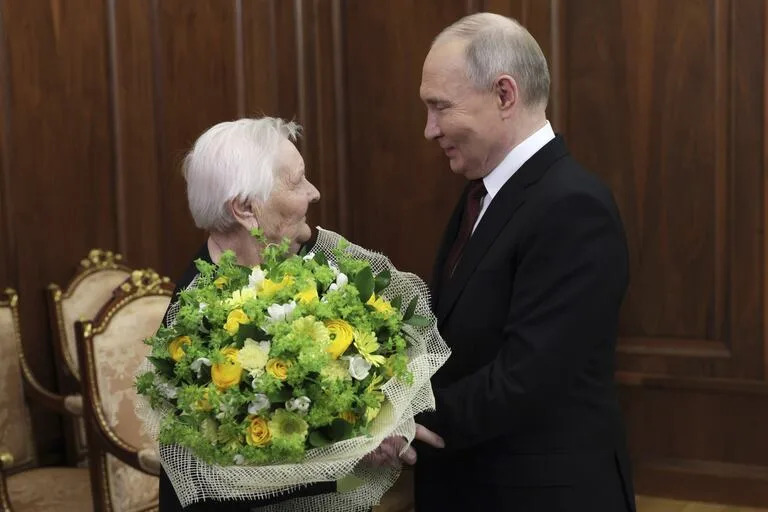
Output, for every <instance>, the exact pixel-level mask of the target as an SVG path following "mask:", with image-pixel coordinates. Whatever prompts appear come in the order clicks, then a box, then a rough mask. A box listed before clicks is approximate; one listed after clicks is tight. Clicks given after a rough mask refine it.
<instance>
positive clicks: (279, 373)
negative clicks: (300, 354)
mask: <svg viewBox="0 0 768 512" xmlns="http://www.w3.org/2000/svg"><path fill="white" fill-rule="evenodd" d="M290 367H291V363H290V361H285V360H283V359H277V358H274V357H273V358H272V359H270V360H269V361H267V373H268V374H270V375H271V376H273V377H274V378H276V379H278V380H285V379H286V377H288V368H290Z"/></svg>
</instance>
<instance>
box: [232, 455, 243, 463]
mask: <svg viewBox="0 0 768 512" xmlns="http://www.w3.org/2000/svg"><path fill="white" fill-rule="evenodd" d="M232 462H234V463H235V464H236V465H237V466H242V465H243V464H245V457H243V456H242V455H240V454H239V453H238V454H236V455H235V456H234V457H232Z"/></svg>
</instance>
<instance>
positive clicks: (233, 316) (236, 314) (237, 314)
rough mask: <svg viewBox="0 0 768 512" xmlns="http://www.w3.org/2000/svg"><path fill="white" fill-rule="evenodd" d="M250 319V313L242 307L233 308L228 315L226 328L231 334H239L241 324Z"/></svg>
mask: <svg viewBox="0 0 768 512" xmlns="http://www.w3.org/2000/svg"><path fill="white" fill-rule="evenodd" d="M249 321H250V319H249V318H248V315H246V314H245V311H243V310H242V309H235V310H232V311H231V312H230V313H229V315H227V323H225V324H224V329H225V330H226V331H227V332H228V333H229V334H230V335H231V336H234V335H235V334H237V331H238V330H239V329H240V324H247V323H248V322H249Z"/></svg>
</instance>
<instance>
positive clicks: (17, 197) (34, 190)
mask: <svg viewBox="0 0 768 512" xmlns="http://www.w3.org/2000/svg"><path fill="white" fill-rule="evenodd" d="M0 7H2V17H3V21H4V26H5V29H6V38H7V39H6V42H7V45H8V48H7V54H8V73H9V85H10V91H9V102H10V105H11V108H10V109H9V111H6V112H5V114H6V116H7V117H6V119H5V123H7V126H8V127H9V136H8V139H7V140H8V143H9V146H10V147H11V148H13V152H12V158H11V159H10V163H9V165H10V167H11V169H10V173H9V179H8V182H7V185H8V189H9V190H8V191H7V192H8V195H9V196H11V197H12V199H13V201H12V204H11V211H10V215H11V218H12V222H13V228H14V230H15V240H16V243H15V250H16V255H15V256H14V257H15V258H16V260H17V261H18V272H17V275H16V276H15V279H14V281H15V284H16V286H17V288H18V291H19V294H20V310H21V316H22V328H23V336H24V337H25V338H26V340H28V342H29V344H30V348H31V349H30V350H28V354H29V359H30V364H31V366H32V368H33V370H35V371H36V372H37V374H38V375H39V377H40V380H41V381H42V382H43V383H45V384H47V385H52V384H53V382H54V379H53V368H52V364H51V363H52V362H51V359H50V351H49V350H36V349H35V348H36V347H45V344H44V340H46V339H47V330H46V322H45V318H46V309H45V302H44V296H43V289H44V287H45V285H46V284H47V282H49V281H53V280H60V279H61V276H63V275H67V274H68V273H70V272H72V270H73V267H74V265H75V264H76V262H77V261H79V259H80V258H82V256H83V255H84V254H85V253H86V251H87V249H88V248H90V247H91V246H94V245H95V246H99V245H101V246H108V247H114V246H115V245H116V242H117V237H116V229H115V218H116V210H115V197H114V185H115V183H114V175H113V165H112V163H113V154H112V145H111V141H110V133H111V123H110V108H109V83H108V76H109V75H108V54H107V46H106V44H105V42H106V36H107V33H106V26H105V21H106V19H107V16H106V10H105V4H104V2H102V1H99V0H74V1H66V2H65V1H61V0H59V1H51V2H40V1H31V2H17V1H16V2H14V1H5V2H3V3H2V5H1V6H0ZM35 420H36V421H35V425H36V427H37V429H38V433H39V437H38V440H39V442H40V446H41V447H42V448H43V452H45V451H46V450H47V449H50V448H51V445H52V443H55V442H56V439H57V437H58V432H57V428H56V426H57V419H56V418H55V417H49V416H48V415H45V416H43V415H42V414H38V415H37V416H36V417H35Z"/></svg>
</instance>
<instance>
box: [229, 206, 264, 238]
mask: <svg viewBox="0 0 768 512" xmlns="http://www.w3.org/2000/svg"><path fill="white" fill-rule="evenodd" d="M253 203H254V201H252V200H250V199H246V200H244V201H243V200H240V199H238V198H234V199H231V200H230V201H229V202H228V203H227V208H229V213H230V214H231V215H232V218H234V219H235V221H237V223H238V224H240V225H241V226H242V227H244V228H245V229H247V230H249V231H250V230H251V229H253V228H257V227H259V223H258V221H257V220H256V211H255V208H254V204H253Z"/></svg>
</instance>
